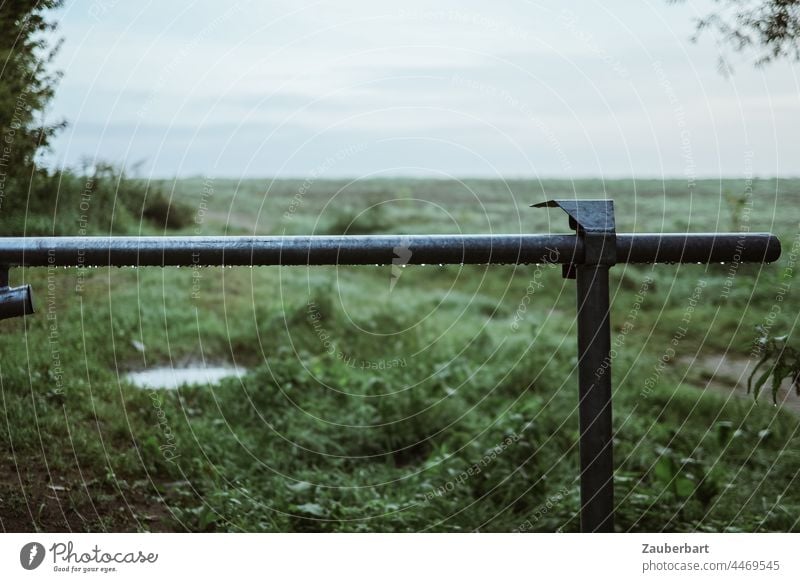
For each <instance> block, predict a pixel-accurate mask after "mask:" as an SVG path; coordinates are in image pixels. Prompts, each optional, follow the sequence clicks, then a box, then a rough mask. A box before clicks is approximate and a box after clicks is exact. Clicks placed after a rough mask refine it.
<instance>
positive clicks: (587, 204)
mask: <svg viewBox="0 0 800 582" xmlns="http://www.w3.org/2000/svg"><path fill="white" fill-rule="evenodd" d="M531 206H533V207H534V208H544V207H550V208H561V210H563V211H564V212H566V213H567V215H568V216H569V227H570V228H571V229H572V230H574V231H576V233H577V234H578V236H579V237H581V239H582V240H583V248H584V258H583V264H584V265H607V266H609V267H610V266H611V265H615V264H616V263H617V227H616V221H615V220H614V201H613V200H574V199H573V200H548V201H547V202H540V203H539V204H532V205H531ZM562 275H563V276H564V278H566V279H574V278H575V265H574V264H573V263H569V264H566V265H562Z"/></svg>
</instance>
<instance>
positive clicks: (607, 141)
mask: <svg viewBox="0 0 800 582" xmlns="http://www.w3.org/2000/svg"><path fill="white" fill-rule="evenodd" d="M707 8H708V4H707V3H699V2H694V3H693V2H687V3H685V4H679V5H673V4H669V3H668V2H666V0H648V1H637V2H632V1H630V0H626V1H603V2H599V1H598V2H587V1H585V0H584V1H581V2H564V1H555V0H554V1H543V2H526V1H522V0H517V1H513V2H485V1H483V2H477V1H472V0H458V1H455V0H454V1H445V2H436V3H433V2H429V1H428V2H425V1H416V0H404V1H403V2H392V3H388V2H376V1H374V0H373V1H371V2H370V1H355V0H345V1H343V0H337V1H335V2H334V1H330V2H307V1H303V0H291V1H283V0H277V1H276V0H270V1H269V2H256V1H248V0H240V1H238V2H236V1H235V0H230V1H227V2H219V1H212V0H199V1H180V2H179V1H171V2H158V1H150V2H147V1H142V2H126V1H120V0H95V1H94V2H92V1H77V0H72V1H70V0H68V1H67V4H66V6H65V7H64V8H62V9H61V10H59V11H58V12H57V13H56V16H57V19H58V20H59V22H60V28H59V34H60V35H61V36H63V37H64V39H65V42H64V45H63V48H62V50H61V52H60V54H59V57H58V59H57V62H56V67H57V68H59V69H61V70H62V71H63V72H64V78H63V80H62V82H61V84H60V87H59V88H58V92H57V97H56V99H55V100H54V103H53V107H52V112H51V115H52V117H54V118H64V119H66V120H68V122H69V124H70V125H69V127H68V129H67V130H66V131H64V132H63V133H62V134H61V135H60V136H59V138H58V139H57V140H56V143H55V148H54V152H53V154H52V158H53V160H54V162H55V163H58V164H66V165H77V164H78V162H79V161H80V160H81V159H83V158H89V159H93V158H95V157H97V158H100V159H104V160H110V161H124V162H125V163H126V164H133V163H134V162H138V161H143V162H144V165H143V168H142V173H143V174H144V175H152V176H174V175H178V176H187V175H207V176H217V177H222V176H231V177H241V176H260V177H264V176H276V175H277V176H308V175H310V174H312V173H313V174H318V175H326V176H331V177H336V176H367V175H406V174H421V175H435V176H443V177H445V176H451V175H455V176H485V177H493V176H499V175H502V176H504V177H524V176H538V177H561V176H563V177H580V176H598V177H616V176H637V177H661V176H667V177H687V176H688V177H693V176H697V177H706V176H715V177H716V176H720V175H722V176H731V177H735V176H744V175H746V174H748V173H750V172H753V173H754V174H755V175H759V176H776V175H779V176H797V175H800V139H798V135H800V88H799V87H800V84H799V83H798V78H797V72H798V65H793V64H790V63H779V64H775V65H771V66H768V67H767V68H763V69H755V68H753V67H752V65H751V64H750V62H749V61H746V60H743V58H740V59H739V60H738V61H734V62H735V63H737V66H736V71H735V74H734V76H733V77H732V78H730V79H726V78H724V77H723V76H721V75H720V74H719V73H718V72H717V59H718V49H717V47H716V46H715V44H714V42H713V39H712V38H710V37H709V38H703V39H701V41H700V42H699V43H697V44H693V43H691V42H690V41H689V37H690V36H691V34H692V32H693V24H692V19H693V18H694V17H696V16H698V15H700V14H703V13H704V12H705V11H706V10H707Z"/></svg>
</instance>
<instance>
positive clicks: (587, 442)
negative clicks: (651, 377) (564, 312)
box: [534, 200, 617, 532]
mask: <svg viewBox="0 0 800 582" xmlns="http://www.w3.org/2000/svg"><path fill="white" fill-rule="evenodd" d="M534 206H538V207H542V206H550V207H558V208H561V209H562V210H563V211H564V212H566V213H567V214H568V215H569V225H570V228H572V229H573V230H575V231H576V232H577V233H578V236H579V237H580V238H581V239H582V240H583V243H584V256H583V257H582V260H579V261H578V262H577V264H565V265H563V274H564V277H565V278H568V279H575V280H576V281H575V286H576V290H577V299H578V398H579V400H578V416H579V422H580V431H581V432H580V457H581V531H583V532H613V531H614V456H613V442H612V431H613V427H612V425H611V420H612V417H611V325H610V322H609V318H610V313H609V303H610V302H609V297H608V294H609V289H608V269H609V267H611V266H612V265H614V264H616V262H617V231H616V224H615V220H614V201H613V200H550V201H548V202H544V203H542V204H535V205H534Z"/></svg>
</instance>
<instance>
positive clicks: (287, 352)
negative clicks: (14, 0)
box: [0, 168, 800, 531]
mask: <svg viewBox="0 0 800 582" xmlns="http://www.w3.org/2000/svg"><path fill="white" fill-rule="evenodd" d="M60 180H61V182H62V183H60V184H51V187H56V188H59V192H60V193H61V194H60V197H59V204H58V206H57V207H56V208H55V209H54V210H52V211H51V212H49V213H46V212H37V213H35V215H34V214H33V213H32V212H31V213H29V214H28V215H25V214H24V213H22V214H18V215H17V220H16V222H13V221H10V222H9V224H10V225H12V226H11V227H9V228H11V229H12V230H15V231H17V232H19V233H22V232H24V233H26V234H34V233H38V234H53V233H55V234H78V233H79V229H80V228H86V229H87V230H88V232H89V233H90V234H108V233H113V234H134V235H135V234H165V233H169V234H173V233H174V234H187V235H191V234H259V235H267V234H366V233H409V234H411V233H536V232H542V233H547V232H566V231H567V230H568V229H567V227H566V219H565V217H564V216H563V215H561V214H559V213H558V212H556V211H550V212H548V211H545V210H542V209H532V208H529V205H530V204H532V203H536V202H540V201H544V200H547V199H551V198H572V197H586V198H599V197H610V198H613V199H614V200H615V203H616V211H617V226H618V230H619V231H620V232H702V231H734V232H738V231H741V230H745V229H749V230H751V231H772V232H774V233H776V234H777V235H779V237H780V238H781V241H782V244H783V246H784V253H783V257H782V258H781V260H780V261H779V262H778V263H776V264H773V265H768V266H759V265H745V266H738V267H737V268H735V269H733V270H731V265H709V266H698V265H683V266H672V265H658V266H655V267H653V266H624V265H619V266H617V267H615V268H614V269H613V279H612V295H613V320H612V325H613V334H614V335H613V337H612V341H613V342H615V344H614V345H615V347H616V348H617V353H616V356H615V359H614V362H613V366H614V371H613V376H614V390H615V394H614V398H615V400H614V403H615V429H616V431H617V432H616V437H615V445H616V448H615V452H616V464H617V467H618V470H617V473H616V484H615V488H616V498H617V504H618V506H617V515H618V523H617V527H618V529H619V530H622V531H628V530H633V531H661V530H665V531H695V530H702V531H706V530H708V531H720V530H724V531H762V530H766V531H773V530H774V531H796V530H798V529H800V526H798V515H800V494H798V483H797V473H798V470H800V448H799V447H798V445H799V444H800V435H798V428H799V425H798V417H797V412H796V410H797V401H798V396H797V395H795V394H794V393H793V391H792V390H789V389H787V388H788V387H784V388H782V389H781V391H780V393H779V401H780V405H779V406H775V405H773V403H772V401H771V399H770V398H769V395H768V394H767V392H768V391H766V390H765V394H764V395H763V396H762V397H761V398H760V399H759V400H758V401H754V400H753V398H752V397H751V396H748V395H747V394H745V392H746V390H745V385H746V379H747V376H748V375H749V372H750V371H751V370H752V368H753V366H754V365H755V363H756V360H754V359H752V358H751V355H750V354H751V348H752V343H753V341H755V340H756V339H757V338H758V335H759V334H758V332H757V330H756V326H758V325H764V324H765V322H769V327H770V333H771V334H774V335H780V334H781V333H789V332H790V331H792V330H793V329H794V327H795V325H796V318H797V314H798V313H800V311H799V310H798V306H799V305H798V303H799V302H798V299H797V291H796V290H795V289H793V288H790V289H789V291H788V293H786V294H785V295H782V296H781V299H780V300H778V299H777V297H778V296H779V295H780V289H781V287H780V285H781V284H783V283H787V282H788V283H789V284H790V287H791V283H792V276H791V275H792V274H793V273H792V272H790V271H788V270H787V269H788V267H791V264H790V261H791V260H792V258H791V253H790V251H791V247H792V244H793V243H794V241H795V240H796V237H797V236H798V233H800V224H798V220H797V218H796V213H795V212H793V210H794V209H796V208H797V207H798V203H800V180H785V179H780V180H754V181H753V182H752V183H748V182H745V181H743V180H740V181H733V180H721V181H720V180H714V181H700V182H698V183H696V185H695V186H694V188H692V189H691V190H690V189H688V188H687V183H686V181H680V180H674V181H659V180H635V181H633V180H624V181H623V180H582V181H567V180H545V181H532V180H517V181H513V180H512V181H507V182H502V181H496V180H464V181H455V180H453V181H444V180H428V179H405V178H404V179H400V178H397V179H388V178H386V179H372V180H358V181H331V180H317V181H314V180H305V181H304V180H278V181H272V180H245V181H235V180H227V179H212V178H202V177H198V178H187V179H179V180H175V181H169V180H164V181H159V182H150V183H147V182H144V181H141V180H139V181H136V180H135V179H134V180H129V179H125V180H120V178H119V176H118V175H117V174H115V171H114V170H113V168H101V169H100V173H98V172H97V170H95V173H94V174H92V175H91V179H87V177H86V176H85V175H79V174H66V175H62V176H61V178H60ZM64 180H67V181H68V180H73V182H74V183H73V184H72V185H71V186H65V185H64ZM86 184H90V188H89V189H90V191H91V195H90V203H89V207H88V210H86V211H85V212H82V211H80V210H78V208H79V207H80V204H79V203H80V196H81V192H85V190H86V188H85V186H86ZM120 184H123V185H124V188H126V190H121V189H120V186H119V185H120ZM82 215H85V216H88V217H89V222H88V223H87V224H86V225H84V226H81V216H82ZM31 218H33V219H34V220H31ZM412 251H413V249H412ZM23 281H24V282H27V283H30V284H31V285H33V287H34V293H35V295H34V297H35V300H36V302H37V306H38V308H39V314H38V315H37V316H34V317H30V318H27V319H25V320H24V321H7V322H4V323H3V334H2V336H0V350H1V351H2V354H3V358H2V361H0V372H1V374H0V377H1V378H2V386H0V390H1V393H2V400H1V401H0V412H2V415H3V417H4V423H3V424H4V425H5V426H6V427H7V431H6V433H5V434H3V435H2V437H0V439H1V440H0V443H2V444H3V453H2V454H3V460H2V465H1V466H2V468H3V469H2V474H0V498H2V500H3V505H4V507H5V508H10V510H9V509H5V510H4V513H3V515H2V518H0V519H2V527H3V529H5V530H16V529H20V528H30V527H31V525H30V524H34V525H35V527H37V528H41V529H43V530H47V531H53V530H66V529H72V530H92V531H96V530H98V529H109V530H113V531H120V530H125V531H128V530H132V531H135V530H159V531H160V530H178V531H183V530H190V531H242V530H244V531H421V530H426V531H427V530H431V531H473V530H480V531H510V530H515V529H523V530H529V531H555V530H562V531H577V529H578V521H577V512H578V488H577V477H578V456H577V440H578V432H577V414H576V405H577V394H576V392H577V389H576V375H575V365H576V356H575V352H576V347H575V325H574V323H575V322H574V316H575V305H574V303H575V298H574V285H573V284H572V283H571V282H569V281H564V280H563V279H562V278H561V274H560V270H559V269H557V268H554V267H547V266H542V267H538V268H537V267H536V266H534V265H526V266H517V267H514V266H486V267H482V266H446V267H441V266H438V265H426V266H416V267H408V268H405V269H402V271H401V272H399V275H398V274H397V273H395V274H393V273H392V267H391V266H389V265H386V266H377V267H346V268H345V267H341V268H336V267H314V268H303V267H283V268H272V267H269V268H252V269H251V268H234V269H211V268H203V269H190V268H185V269H163V270H162V269H155V268H148V269H136V270H134V269H91V270H81V271H79V270H75V269H70V270H60V269H59V270H57V271H47V270H46V269H43V270H21V269H14V270H12V282H13V283H14V284H17V283H20V282H23ZM698 289H699V291H698ZM776 304H779V307H780V313H779V314H777V316H776V317H775V318H774V319H773V320H771V321H770V320H769V319H768V318H769V317H770V313H771V312H773V311H774V306H775V305H776ZM689 306H691V307H692V309H691V311H689V310H688V308H689ZM687 314H690V315H689V316H688V317H689V321H688V323H681V321H682V320H683V319H685V318H686V317H687ZM680 327H685V328H686V330H685V332H681V333H680V337H679V338H678V341H677V343H675V342H673V340H674V339H675V338H676V334H678V329H679V328H680ZM670 348H671V349H672V350H674V352H672V351H668V350H670ZM659 362H662V364H659ZM188 365H192V366H197V365H209V366H212V365H213V366H217V365H223V366H229V367H238V368H240V369H242V370H246V371H247V373H246V374H245V375H244V376H243V377H241V378H230V379H227V380H224V381H222V382H221V383H220V384H217V385H211V386H184V387H181V388H179V389H178V390H173V391H167V390H162V391H149V390H142V389H140V388H137V387H134V386H133V385H132V384H131V383H130V382H129V381H128V380H127V379H126V374H127V373H128V372H131V371H137V370H143V369H148V368H153V367H158V366H167V367H176V368H180V367H184V366H188ZM470 469H472V471H471V474H469V475H468V476H467V477H464V476H463V475H464V472H465V471H468V470H470Z"/></svg>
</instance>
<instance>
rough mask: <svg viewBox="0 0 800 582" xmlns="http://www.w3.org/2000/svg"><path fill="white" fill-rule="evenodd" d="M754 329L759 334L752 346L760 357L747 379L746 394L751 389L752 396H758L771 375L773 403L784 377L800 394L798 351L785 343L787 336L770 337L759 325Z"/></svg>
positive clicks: (799, 356) (799, 354) (776, 400)
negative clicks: (789, 379) (790, 381)
mask: <svg viewBox="0 0 800 582" xmlns="http://www.w3.org/2000/svg"><path fill="white" fill-rule="evenodd" d="M756 329H757V330H758V331H759V333H760V334H761V335H760V336H759V337H758V339H756V340H755V342H754V346H753V347H754V351H755V352H757V353H758V354H759V355H760V359H759V361H758V363H757V364H756V366H755V368H753V371H752V372H751V373H750V377H749V378H748V379H747V392H748V394H749V393H750V392H751V391H752V392H753V398H758V395H759V394H760V392H761V389H762V388H763V387H764V385H765V384H766V383H767V381H768V380H769V379H770V377H772V401H773V402H774V403H775V404H777V402H778V389H779V388H780V386H781V382H783V380H784V379H785V378H791V380H792V385H793V386H794V389H795V391H796V392H797V394H799V395H800V351H798V350H797V349H795V348H793V347H791V346H789V345H787V341H788V339H789V336H786V335H782V336H777V337H770V336H769V333H768V332H767V330H766V329H765V328H764V327H763V326H761V325H759V326H757V327H756ZM765 366H766V367H765Z"/></svg>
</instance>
